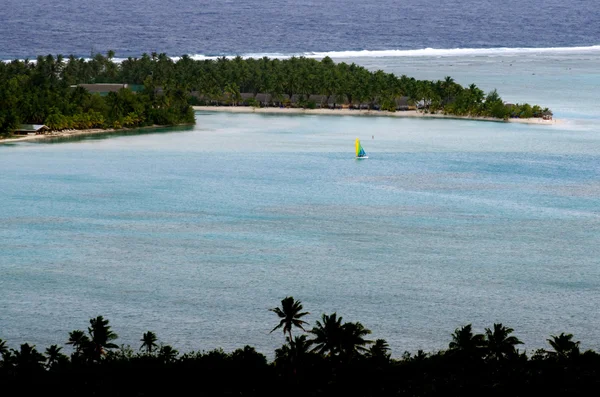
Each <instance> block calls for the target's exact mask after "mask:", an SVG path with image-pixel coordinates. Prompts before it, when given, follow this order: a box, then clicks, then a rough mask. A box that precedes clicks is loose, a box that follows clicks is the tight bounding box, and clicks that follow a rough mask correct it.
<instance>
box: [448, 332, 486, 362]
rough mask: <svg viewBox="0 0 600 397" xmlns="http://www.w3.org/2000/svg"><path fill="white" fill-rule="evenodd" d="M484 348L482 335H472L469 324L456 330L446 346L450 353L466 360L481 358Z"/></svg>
mask: <svg viewBox="0 0 600 397" xmlns="http://www.w3.org/2000/svg"><path fill="white" fill-rule="evenodd" d="M484 346H485V337H484V336H483V335H482V334H475V335H474V334H473V331H472V329H471V324H467V325H465V326H464V327H462V328H456V330H454V333H453V334H452V341H451V342H450V344H449V345H448V347H449V349H450V351H452V352H457V353H458V354H460V355H463V356H464V357H466V358H476V357H481V355H482V349H483V347H484Z"/></svg>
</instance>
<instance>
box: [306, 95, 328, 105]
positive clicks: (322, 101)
mask: <svg viewBox="0 0 600 397" xmlns="http://www.w3.org/2000/svg"><path fill="white" fill-rule="evenodd" d="M308 102H314V103H315V105H317V107H318V108H323V107H325V106H326V105H327V95H309V97H308Z"/></svg>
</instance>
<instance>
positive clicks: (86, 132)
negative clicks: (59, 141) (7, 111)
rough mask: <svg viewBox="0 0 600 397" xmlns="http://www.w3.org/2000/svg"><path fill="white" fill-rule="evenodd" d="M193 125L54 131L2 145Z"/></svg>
mask: <svg viewBox="0 0 600 397" xmlns="http://www.w3.org/2000/svg"><path fill="white" fill-rule="evenodd" d="M185 125H191V124H178V125H176V126H171V125H148V126H145V127H137V128H120V129H118V130H116V129H114V128H107V129H102V128H90V129H87V130H63V131H53V132H51V133H49V134H40V135H23V136H20V135H19V136H16V137H10V138H0V145H2V144H7V143H8V144H9V143H13V142H27V141H36V140H43V139H52V138H70V137H75V136H84V135H97V134H113V133H115V134H116V133H119V132H127V131H140V130H146V129H154V128H169V127H178V126H185Z"/></svg>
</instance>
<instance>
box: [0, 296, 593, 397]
mask: <svg viewBox="0 0 600 397" xmlns="http://www.w3.org/2000/svg"><path fill="white" fill-rule="evenodd" d="M277 309H279V310H277ZM271 310H272V311H273V312H274V313H275V314H276V315H277V323H276V324H277V325H276V327H275V329H280V328H281V329H283V331H284V332H283V335H284V337H285V343H284V344H283V345H282V346H281V347H280V348H278V349H276V350H275V353H274V359H273V360H272V361H271V362H269V360H268V359H267V357H266V356H265V355H263V354H261V353H259V352H257V351H256V350H255V349H254V348H253V347H251V346H244V347H243V348H239V349H236V350H234V351H233V352H230V353H227V352H225V351H223V350H222V349H214V350H210V351H192V352H187V353H183V354H180V353H179V352H178V351H177V350H176V349H174V348H173V347H171V346H169V345H166V344H164V343H162V342H161V341H159V339H158V337H157V336H156V335H155V334H154V333H153V332H151V331H148V332H146V333H144V334H143V336H142V338H141V340H140V342H142V344H141V346H140V347H139V349H137V347H136V348H132V347H130V346H124V345H120V346H119V345H117V344H116V343H115V341H116V340H117V339H118V336H117V334H116V333H115V332H114V331H113V330H112V327H111V325H110V323H109V321H108V320H107V319H104V318H103V317H102V316H98V317H96V318H92V319H91V320H90V321H89V327H88V328H87V332H84V331H82V330H74V331H72V332H70V333H69V337H68V339H67V341H66V343H67V344H68V345H70V346H71V349H70V354H69V355H68V354H65V353H64V352H63V348H62V347H60V346H57V345H52V346H50V347H48V348H47V349H46V350H45V351H44V352H42V351H40V350H38V349H37V347H36V346H34V345H31V344H28V343H24V344H21V345H20V346H19V347H17V348H10V347H9V346H8V344H7V343H6V342H5V341H3V340H0V356H1V360H0V385H2V392H5V393H7V395H44V394H48V393H55V392H60V395H64V396H76V395H77V396H79V395H106V396H109V395H110V396H131V395H137V396H159V395H160V396H162V395H201V396H226V395H227V396H230V395H238V396H279V395H282V394H285V395H292V396H295V395H297V396H307V395H308V396H331V395H348V396H446V395H492V396H500V395H502V396H505V395H510V396H529V395H570V396H573V395H588V394H590V393H593V392H595V391H596V390H597V387H598V385H599V384H600V355H599V354H598V353H596V352H594V351H592V350H587V351H584V352H582V351H580V349H579V344H580V343H579V341H574V340H573V335H571V334H565V333H561V334H559V335H552V336H551V337H550V338H549V339H548V349H539V350H536V351H534V352H533V353H532V354H529V355H528V354H527V353H526V352H525V351H520V350H519V348H518V347H519V345H521V343H522V342H521V341H520V340H519V339H518V338H517V337H516V336H515V335H514V330H513V329H512V328H510V327H507V326H504V325H503V324H498V323H497V324H493V326H492V327H490V328H485V330H484V332H483V333H476V332H475V331H474V330H473V327H472V325H471V324H467V325H464V326H463V327H460V328H457V329H456V330H455V331H454V333H452V334H451V336H450V337H451V340H450V342H449V345H448V348H447V349H446V350H441V351H435V352H429V353H426V352H424V351H422V350H419V351H418V352H416V353H414V354H413V353H409V352H404V354H402V356H401V358H392V356H391V351H390V347H389V344H388V343H387V342H386V341H385V340H384V339H375V340H373V339H371V338H370V335H371V331H370V330H369V329H367V328H366V327H365V326H364V325H362V324H361V323H360V322H344V321H343V319H342V317H341V316H338V315H337V314H336V313H332V314H329V315H328V314H323V315H322V316H321V318H320V319H319V320H317V321H316V322H315V324H314V326H313V328H312V329H309V330H305V329H304V326H308V323H307V322H305V320H303V319H302V318H305V317H306V315H307V314H308V313H307V312H303V311H302V310H303V308H302V303H301V302H300V301H297V300H295V299H294V298H293V297H286V298H284V299H283V300H282V306H281V308H274V309H271ZM292 328H297V329H298V330H300V332H301V334H300V335H295V336H294V335H292V334H291V330H292ZM307 328H308V327H307ZM265 331H267V329H265ZM199 337H200V336H199Z"/></svg>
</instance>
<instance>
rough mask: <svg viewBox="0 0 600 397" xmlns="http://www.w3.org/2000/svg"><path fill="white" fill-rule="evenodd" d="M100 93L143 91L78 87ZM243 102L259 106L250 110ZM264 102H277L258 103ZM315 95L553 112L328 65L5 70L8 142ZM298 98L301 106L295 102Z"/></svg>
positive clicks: (130, 63)
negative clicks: (26, 128)
mask: <svg viewBox="0 0 600 397" xmlns="http://www.w3.org/2000/svg"><path fill="white" fill-rule="evenodd" d="M99 83H114V84H128V85H129V86H128V87H133V86H138V87H141V89H140V90H138V91H139V92H136V93H134V92H133V91H132V90H131V89H130V88H123V89H121V90H119V91H117V92H109V93H108V94H107V95H105V96H101V95H99V94H97V93H96V94H91V93H90V92H88V91H87V90H86V89H85V88H84V87H82V86H80V85H81V84H99ZM244 93H246V94H248V93H249V94H251V96H252V97H250V98H247V99H245V100H243V98H242V94H244ZM258 93H263V94H267V95H268V97H269V98H270V99H269V100H268V101H260V100H258V99H256V98H254V96H255V95H256V94H258ZM311 95H320V96H324V97H326V98H328V100H329V101H332V102H333V104H334V105H336V104H345V105H346V106H349V107H365V106H366V107H368V108H371V109H382V110H390V111H395V110H396V109H397V100H398V98H400V97H405V98H408V103H410V104H411V106H414V107H418V108H419V109H420V110H421V111H423V112H429V113H445V114H450V115H458V116H472V117H494V118H500V119H506V118H509V117H521V118H530V117H541V116H542V114H544V112H549V110H548V109H542V108H541V107H540V106H538V105H533V106H532V105H529V104H514V105H507V104H505V103H504V102H503V100H502V98H501V97H500V96H499V95H498V93H497V92H496V91H495V90H493V91H491V92H488V93H485V92H483V91H482V90H481V89H480V88H478V87H477V86H476V85H475V84H471V85H469V86H468V87H463V86H461V85H460V84H458V83H456V82H455V81H454V79H452V78H451V77H446V78H445V79H444V80H439V81H427V80H416V79H414V78H412V77H407V76H405V75H402V76H399V77H398V76H395V75H394V74H392V73H385V72H383V71H381V70H377V71H369V70H367V69H366V68H364V67H362V66H358V65H356V64H354V63H352V64H347V63H344V62H341V63H337V64H336V63H334V62H333V60H332V59H331V58H328V57H326V58H323V59H322V60H315V59H309V58H303V57H293V58H290V59H283V60H282V59H270V58H266V57H265V58H260V59H253V58H250V59H243V58H241V57H236V58H233V59H228V58H225V57H222V58H218V59H204V60H194V59H192V58H190V57H188V56H182V57H181V58H179V59H173V58H169V57H168V56H166V55H165V54H156V53H152V54H150V55H148V54H144V55H142V56H141V57H139V58H127V59H125V60H122V61H118V62H117V61H115V60H114V53H113V52H112V51H109V52H108V54H107V55H106V56H104V55H102V54H95V55H93V56H92V57H91V58H90V59H83V58H76V57H74V56H69V57H68V58H65V57H64V56H62V55H57V56H56V57H54V56H52V55H47V56H39V57H37V59H36V60H35V61H30V60H28V59H25V60H14V61H11V62H0V134H4V135H6V134H8V133H10V132H11V131H13V130H15V129H17V128H18V126H19V125H20V124H46V125H47V126H48V127H50V128H51V129H53V130H62V129H71V128H72V129H87V128H96V127H97V128H109V127H111V128H121V127H139V126H145V125H152V124H158V125H173V124H181V123H193V122H194V114H193V111H192V109H191V107H190V105H202V104H213V103H215V104H229V105H237V104H241V103H245V104H247V105H253V106H269V105H279V106H301V107H315V106H316V105H317V104H315V103H314V101H313V100H311V99H310V98H311ZM294 97H297V101H294V102H292V99H293V98H294ZM257 98H258V97H257Z"/></svg>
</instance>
